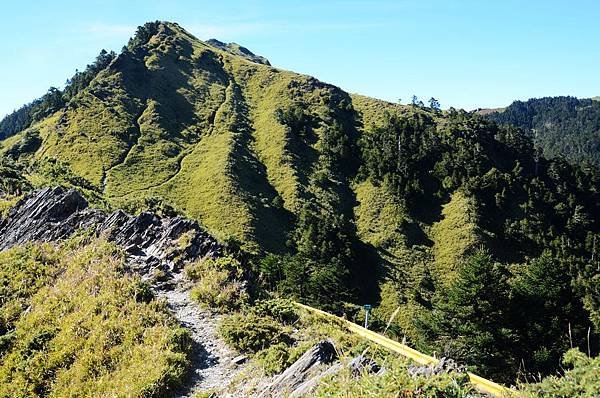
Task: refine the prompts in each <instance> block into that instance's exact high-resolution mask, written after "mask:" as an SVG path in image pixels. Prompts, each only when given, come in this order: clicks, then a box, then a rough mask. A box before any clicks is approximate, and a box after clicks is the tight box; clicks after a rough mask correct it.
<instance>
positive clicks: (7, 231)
mask: <svg viewBox="0 0 600 398" xmlns="http://www.w3.org/2000/svg"><path fill="white" fill-rule="evenodd" d="M78 230H92V231H93V233H95V234H96V235H98V236H103V237H106V238H107V239H108V240H109V241H111V242H115V243H116V244H118V245H119V246H121V247H123V248H124V249H125V250H126V252H127V253H128V260H129V261H128V262H129V263H130V264H131V265H132V267H134V268H135V269H136V270H138V271H140V272H142V273H147V272H149V271H150V270H151V269H153V268H156V267H163V268H168V269H170V270H172V269H173V268H175V267H176V266H177V265H178V264H181V263H182V262H184V261H190V260H194V259H197V258H200V257H204V256H211V257H214V256H217V255H219V254H220V253H221V251H222V247H221V245H219V244H218V243H217V241H216V240H215V239H214V238H213V237H212V236H210V235H209V234H208V233H207V232H206V231H204V230H203V229H202V228H201V227H200V226H199V225H198V223H196V222H195V221H191V220H187V219H185V218H182V217H164V218H161V217H158V216H157V215H155V214H153V213H148V212H146V213H141V214H139V215H137V216H133V215H129V214H126V213H125V212H123V211H121V210H117V211H115V212H113V213H112V214H106V213H104V212H102V211H100V210H97V209H92V208H90V207H89V206H88V203H87V201H86V200H85V199H84V198H83V197H82V196H81V195H80V194H79V193H78V192H77V191H74V190H65V189H63V188H61V187H56V188H44V189H42V190H39V191H35V192H32V193H30V194H29V195H27V196H26V197H25V198H23V199H22V200H20V201H19V202H18V203H17V204H16V205H15V206H14V207H13V208H12V209H11V210H10V211H9V213H8V215H7V217H6V218H5V219H4V220H1V221H0V250H5V249H8V248H10V247H12V246H15V245H20V244H25V243H27V242H33V241H37V242H50V241H58V240H62V239H66V238H68V237H69V236H71V235H73V234H74V233H75V232H76V231H78Z"/></svg>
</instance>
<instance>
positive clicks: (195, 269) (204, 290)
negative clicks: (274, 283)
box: [185, 257, 248, 311]
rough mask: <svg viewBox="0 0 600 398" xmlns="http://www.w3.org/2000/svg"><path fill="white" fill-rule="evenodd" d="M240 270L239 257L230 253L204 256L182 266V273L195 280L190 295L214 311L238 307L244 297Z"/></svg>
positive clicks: (246, 294)
mask: <svg viewBox="0 0 600 398" xmlns="http://www.w3.org/2000/svg"><path fill="white" fill-rule="evenodd" d="M242 273H243V270H242V267H241V265H240V263H239V261H237V260H235V259H234V258H231V257H221V258H218V259H211V258H205V259H202V260H200V261H197V262H195V263H193V264H190V265H188V266H187V267H186V268H185V274H186V276H187V277H188V278H189V279H191V280H192V281H195V284H194V287H193V288H192V291H191V296H192V298H193V299H194V300H196V301H197V302H198V303H199V304H200V305H202V306H204V307H207V308H211V309H214V310H218V311H228V310H235V309H238V308H240V307H241V306H242V305H243V304H244V303H245V302H246V301H247V300H248V293H247V292H246V285H245V283H244V282H243V281H242V280H241V277H242Z"/></svg>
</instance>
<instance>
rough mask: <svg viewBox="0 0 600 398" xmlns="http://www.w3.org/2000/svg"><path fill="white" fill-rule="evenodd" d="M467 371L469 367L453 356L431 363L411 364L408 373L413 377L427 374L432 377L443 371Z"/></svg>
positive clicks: (426, 375)
mask: <svg viewBox="0 0 600 398" xmlns="http://www.w3.org/2000/svg"><path fill="white" fill-rule="evenodd" d="M452 372H454V373H466V372H467V367H466V366H465V365H461V364H458V363H457V362H456V361H454V360H453V359H451V358H445V357H442V358H440V360H439V361H438V362H436V363H434V364H429V365H410V366H409V367H408V374H410V375H411V376H413V377H416V376H425V377H432V376H435V375H439V374H442V373H452Z"/></svg>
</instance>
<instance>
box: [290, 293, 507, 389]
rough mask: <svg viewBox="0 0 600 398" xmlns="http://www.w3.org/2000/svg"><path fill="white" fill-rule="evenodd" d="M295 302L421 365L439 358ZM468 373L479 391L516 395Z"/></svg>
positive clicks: (436, 360)
mask: <svg viewBox="0 0 600 398" xmlns="http://www.w3.org/2000/svg"><path fill="white" fill-rule="evenodd" d="M295 304H296V305H297V306H298V307H300V308H303V309H305V310H307V311H309V312H312V313H316V314H319V315H322V316H324V317H326V318H330V319H336V320H339V321H342V322H344V324H345V326H346V328H347V329H348V330H349V331H351V332H353V333H355V334H357V335H359V336H361V337H364V338H366V339H368V340H370V341H372V342H374V343H376V344H378V345H380V346H382V347H385V348H387V349H389V350H391V351H394V352H397V353H398V354H400V355H402V356H404V357H407V358H410V359H411V360H413V361H415V362H417V363H419V364H421V365H429V364H435V363H437V362H439V359H437V358H434V357H432V356H429V355H426V354H423V353H421V352H419V351H417V350H415V349H414V348H410V347H409V346H407V345H406V344H402V343H399V342H397V341H395V340H392V339H389V338H387V337H385V336H383V335H381V334H379V333H375V332H373V331H371V330H369V329H366V328H364V327H362V326H360V325H357V324H356V323H353V322H350V321H348V320H346V319H343V318H340V317H338V316H335V315H333V314H330V313H328V312H325V311H322V310H320V309H317V308H313V307H310V306H308V305H304V304H300V303H295ZM468 375H469V378H470V380H471V384H473V385H474V386H475V387H476V388H477V389H478V390H480V391H481V392H483V393H485V394H490V395H493V396H495V397H515V396H517V392H516V391H515V390H511V389H509V388H506V387H504V386H502V385H500V384H498V383H494V382H493V381H490V380H487V379H484V378H483V377H480V376H477V375H476V374H473V373H470V372H469V373H468Z"/></svg>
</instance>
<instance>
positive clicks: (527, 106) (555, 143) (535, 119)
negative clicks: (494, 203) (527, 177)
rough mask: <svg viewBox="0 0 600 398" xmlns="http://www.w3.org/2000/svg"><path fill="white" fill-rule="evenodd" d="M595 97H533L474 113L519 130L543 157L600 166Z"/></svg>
mask: <svg viewBox="0 0 600 398" xmlns="http://www.w3.org/2000/svg"><path fill="white" fill-rule="evenodd" d="M599 98H600V97H594V98H590V99H578V98H575V97H545V98H533V99H530V100H528V101H515V102H513V103H512V104H511V105H510V106H508V107H507V108H503V109H501V110H479V111H478V113H480V114H482V115H484V116H485V117H487V118H488V119H490V120H493V121H495V122H496V123H499V124H512V125H515V126H517V127H520V128H523V129H524V130H526V131H527V132H529V133H530V134H531V135H532V137H533V139H534V142H535V143H536V145H537V146H539V147H540V148H541V149H542V151H543V153H544V154H545V155H546V156H549V157H554V156H564V157H565V158H566V159H568V160H569V161H571V162H574V163H578V164H579V163H587V164H590V165H594V166H595V167H600V102H599V101H598V99H599Z"/></svg>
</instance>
